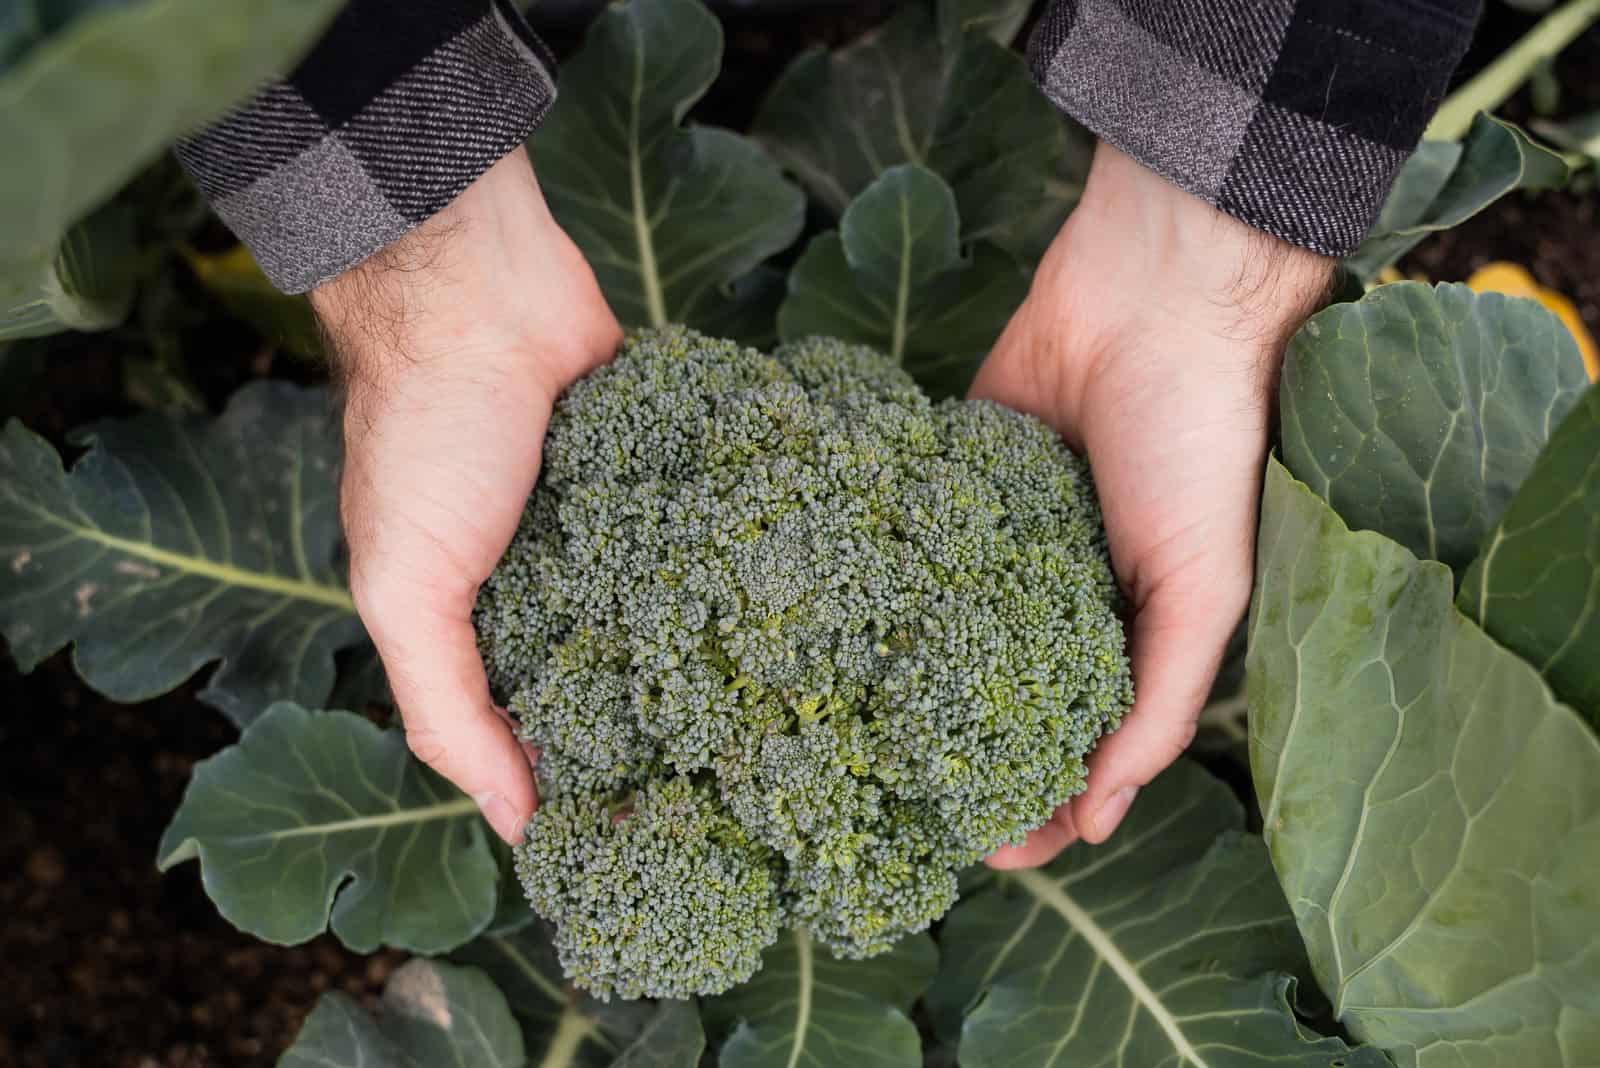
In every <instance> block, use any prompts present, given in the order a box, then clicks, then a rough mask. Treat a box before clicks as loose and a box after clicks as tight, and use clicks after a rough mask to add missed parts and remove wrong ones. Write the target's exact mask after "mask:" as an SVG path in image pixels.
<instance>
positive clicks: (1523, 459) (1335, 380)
mask: <svg viewBox="0 0 1600 1068" xmlns="http://www.w3.org/2000/svg"><path fill="white" fill-rule="evenodd" d="M1587 384H1588V375H1587V373H1586V372H1585V371H1584V368H1583V359H1582V357H1580V356H1579V354H1578V347H1577V345H1576V343H1574V342H1573V340H1572V335H1571V334H1570V333H1568V331H1567V329H1566V328H1565V327H1564V326H1562V325H1561V322H1560V320H1558V319H1557V318H1556V317H1555V316H1554V315H1551V314H1550V313H1549V312H1548V311H1546V310H1545V309H1544V308H1542V307H1540V306H1539V305H1538V304H1536V303H1535V302H1533V301H1530V300H1516V299H1512V298H1509V297H1505V296H1502V295H1501V294H1498V293H1485V294H1476V293H1473V292H1472V291H1471V290H1469V289H1467V288H1466V287H1465V286H1460V285H1445V286H1439V287H1437V288H1430V287H1428V286H1424V285H1419V284H1417V283H1414V282H1401V283H1397V284H1395V285H1389V286H1380V287H1379V288H1377V289H1375V290H1373V291H1372V292H1371V293H1369V294H1367V296H1366V297H1364V298H1363V299H1362V300H1361V301H1359V302H1357V303H1355V304H1336V305H1334V306H1333V307H1331V308H1328V309H1326V310H1324V311H1322V312H1319V313H1318V314H1317V315H1315V316H1313V317H1312V318H1311V320H1310V321H1309V322H1308V323H1307V324H1306V325H1305V327H1304V328H1302V329H1301V331H1300V332H1299V333H1298V334H1296V335H1295V337H1294V339H1293V341H1291V342H1290V344H1289V353H1288V357H1287V359H1286V360H1285V365H1284V376H1283V387H1282V413H1283V448H1284V459H1285V462H1286V463H1287V464H1288V466H1289V470H1291V471H1293V472H1294V474H1295V476H1296V477H1298V478H1300V479H1303V480H1304V481H1305V482H1306V483H1307V484H1308V485H1310V486H1311V487H1312V488H1313V489H1315V490H1316V491H1317V492H1318V493H1320V494H1321V495H1322V496H1323V497H1325V498H1326V499H1327V500H1328V501H1329V503H1331V504H1332V505H1333V507H1334V508H1335V509H1336V510H1337V511H1338V513H1339V514H1340V515H1341V516H1343V517H1344V519H1345V521H1346V522H1347V523H1349V524H1350V525H1351V526H1352V527H1354V528H1356V529H1359V530H1375V531H1378V532H1379V533H1382V534H1384V535H1386V536H1388V537H1391V538H1393V539H1395V540H1396V541H1398V542H1400V543H1401V544H1403V545H1405V546H1406V547H1407V548H1408V549H1410V550H1411V551H1412V552H1414V553H1416V554H1417V555H1418V556H1422V557H1425V558H1427V559H1430V560H1438V561H1441V562H1443V563H1445V564H1448V565H1450V567H1452V568H1454V569H1456V570H1457V571H1458V572H1459V571H1460V570H1462V569H1464V568H1465V567H1466V566H1467V564H1469V563H1471V561H1472V558H1473V557H1474V556H1476V555H1477V552H1478V547H1479V546H1480V545H1481V544H1482V543H1483V540H1484V538H1485V537H1486V536H1487V535H1488V533H1489V531H1490V530H1491V529H1492V528H1493V527H1494V524H1495V523H1496V522H1497V521H1498V520H1499V518H1500V513H1501V512H1502V511H1503V510H1504V509H1505V506H1506V504H1507V503H1508V502H1509V501H1510V500H1511V495H1512V494H1513V493H1515V492H1516V489H1517V487H1518V486H1520V485H1521V484H1522V480H1523V479H1524V478H1525V477H1526V476H1527V473H1528V471H1529V470H1530V469H1531V468H1532V467H1533V462H1534V459H1535V458H1536V457H1537V456H1538V455H1539V450H1540V449H1541V448H1543V447H1544V443H1545V441H1546V439H1548V438H1549V436H1550V432H1551V431H1552V430H1553V429H1555V426H1556V424H1557V423H1558V422H1560V420H1561V417H1562V416H1563V415H1564V414H1566V412H1567V410H1568V409H1570V408H1571V407H1572V405H1573V404H1574V403H1576V402H1577V399H1578V397H1579V396H1580V395H1581V394H1582V391H1583V389H1584V387H1585V386H1586V385H1587Z"/></svg>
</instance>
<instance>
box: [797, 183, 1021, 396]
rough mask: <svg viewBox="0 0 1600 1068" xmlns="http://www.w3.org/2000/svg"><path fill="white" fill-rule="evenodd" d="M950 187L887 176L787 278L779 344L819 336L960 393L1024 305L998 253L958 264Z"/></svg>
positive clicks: (978, 252) (986, 250) (942, 390)
mask: <svg viewBox="0 0 1600 1068" xmlns="http://www.w3.org/2000/svg"><path fill="white" fill-rule="evenodd" d="M959 229H960V226H959V222H958V220H957V217H956V204H955V198H954V197H953V196H952V195H951V193H950V187H949V186H947V185H945V183H944V182H943V181H942V180H941V179H940V178H939V176H938V175H936V174H934V173H933V172H932V171H930V170H928V169H927V168H925V167H918V166H915V165H910V164H908V165H906V166H902V167H894V168H891V169H890V170H889V171H887V172H885V174H884V176H883V177H882V178H879V179H878V180H877V181H876V182H873V183H872V185H871V186H870V187H869V188H868V189H867V191H866V192H865V193H862V194H861V196H859V197H857V198H856V200H855V201H854V202H853V203H852V204H851V205H850V207H849V208H848V209H847V210H846V211H845V213H844V219H843V220H842V221H841V224H840V228H839V231H838V232H837V233H833V232H829V233H826V234H822V235H821V236H819V237H817V238H815V239H814V240H813V241H812V242H811V244H810V245H809V246H808V247H807V248H806V251H805V254H804V255H803V256H801V257H800V262H799V263H797V264H795V268H794V271H793V272H792V273H791V274H790V275H789V296H788V297H787V298H786V299H785V300H784V302H783V307H782V309H780V311H779V313H778V334H779V336H780V337H782V338H783V340H785V341H795V340H798V339H800V338H802V337H806V336H808V335H811V334H826V335H831V336H833V337H839V338H844V339H846V340H849V341H859V342H862V343H864V344H868V345H872V346H874V347H875V348H879V349H882V350H883V351H884V352H887V353H888V354H889V355H890V356H891V357H893V358H894V359H895V360H897V361H899V362H900V363H901V364H902V365H904V366H905V368H906V369H907V370H908V371H910V372H911V373H912V374H913V375H915V376H916V379H917V381H918V382H920V383H921V384H922V386H923V388H924V389H926V390H928V391H929V392H930V393H932V394H934V395H935V396H955V395H959V394H961V393H964V392H965V391H966V388H967V386H968V385H970V384H971V382H972V376H973V375H974V374H976V373H977V369H978V365H979V363H981V362H982V360H983V357H984V356H985V355H987V354H988V352H989V348H990V346H991V345H993V344H994V341H995V338H997V337H999V335H1000V331H1001V330H1003V329H1005V325H1006V321H1007V320H1008V319H1010V317H1011V314H1012V313H1013V312H1015V311H1016V309H1017V306H1018V305H1019V304H1020V303H1021V302H1022V298H1023V297H1024V296H1026V295H1027V291H1028V283H1027V279H1026V278H1025V277H1024V276H1023V273H1022V270H1021V268H1020V267H1019V266H1018V265H1017V263H1016V261H1015V260H1013V259H1012V258H1011V257H1010V256H1009V255H1008V254H1007V253H1005V252H1002V251H1001V250H1000V249H997V248H994V247H993V246H990V245H982V244H980V245H978V246H977V247H976V248H974V249H972V250H971V251H970V252H969V253H968V254H966V255H963V254H962V251H961V246H960V242H959V239H958V236H957V234H958V231H959Z"/></svg>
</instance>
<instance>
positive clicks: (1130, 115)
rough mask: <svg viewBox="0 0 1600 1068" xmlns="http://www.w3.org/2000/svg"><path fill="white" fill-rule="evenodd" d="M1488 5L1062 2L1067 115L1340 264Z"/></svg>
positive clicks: (1057, 74)
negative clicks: (1481, 6)
mask: <svg viewBox="0 0 1600 1068" xmlns="http://www.w3.org/2000/svg"><path fill="white" fill-rule="evenodd" d="M1479 5H1480V0H1054V2H1053V3H1052V4H1051V7H1050V10H1049V12H1048V14H1047V15H1046V16H1045V18H1044V19H1043V20H1042V21H1041V23H1040V25H1039V28H1038V30H1037V31H1036V32H1035V35H1034V38H1033V42H1032V46H1031V49H1030V59H1031V61H1032V64H1033V69H1034V75H1035V77H1036V78H1037V79H1038V81H1039V84H1040V85H1041V86H1042V87H1043V89H1044V91H1045V93H1046V94H1047V95H1048V96H1049V97H1050V98H1051V99H1052V100H1054V101H1055V103H1056V104H1057V106H1059V107H1060V108H1062V109H1063V110H1065V111H1067V112H1068V113H1070V114H1071V115H1072V116H1073V117H1075V118H1076V119H1078V120H1079V121H1080V122H1082V123H1083V124H1084V125H1085V126H1087V127H1088V128H1089V129H1091V130H1093V131H1094V132H1095V133H1096V134H1098V135H1099V136H1100V137H1101V138H1102V139H1104V140H1105V141H1107V142H1109V143H1111V144H1113V145H1115V146H1116V147H1117V148H1119V149H1121V150H1122V151H1123V152H1125V153H1127V154H1128V155H1129V156H1132V157H1133V158H1134V159H1136V160H1138V161H1139V162H1140V163H1142V164H1144V165H1145V166H1146V167H1149V168H1150V169H1151V170H1153V171H1155V172H1156V173H1157V174H1160V175H1162V176H1163V177H1165V178H1167V179H1168V180H1170V181H1172V182H1173V183H1174V184H1176V185H1178V186H1180V187H1181V188H1183V189H1185V190H1187V191H1189V192H1190V193H1193V194H1194V195H1195V196H1198V197H1200V198H1201V199H1203V200H1205V201H1207V202H1208V203H1210V204H1213V205H1215V206H1216V207H1217V208H1219V209H1221V210H1222V211H1225V212H1227V213H1228V214H1230V215H1232V216H1234V217H1236V218H1238V219H1241V220H1242V221H1244V222H1246V223H1249V224H1250V225H1251V226H1254V227H1256V228H1257V229H1259V230H1264V231H1266V232H1267V233H1269V234H1272V235H1273V236H1275V237H1279V238H1282V239H1283V240H1285V241H1288V242H1290V243H1291V244H1295V245H1300V246H1302V247H1304V248H1308V249H1311V250H1313V251H1315V252H1319V253H1322V254H1324V255H1330V256H1343V255H1346V254H1348V253H1349V252H1351V251H1352V250H1354V249H1355V247H1356V246H1357V245H1358V244H1360V243H1361V241H1362V239H1363V238H1364V237H1365V236H1366V234H1367V231H1368V230H1369V229H1370V227H1371V225H1372V222H1373V220H1374V219H1375V218H1376V217H1377V213H1378V209H1379V208H1380V207H1381V206H1382V204H1383V201H1384V198H1385V197H1386V196H1387V194H1388V192H1389V188H1390V186H1391V185H1393V183H1394V179H1395V176H1396V174H1397V173H1398V172H1399V169H1400V165H1401V164H1402V163H1404V162H1405V159H1406V157H1407V156H1408V155H1410V153H1411V150H1412V149H1413V148H1414V147H1415V146H1416V143H1417V141H1418V139H1419V138H1420V136H1421V134H1422V130H1423V127H1424V126H1425V125H1426V123H1427V121H1428V119H1429V117H1430V116H1432V114H1433V112H1434V111H1435V109H1436V108H1437V107H1438V104H1439V101H1440V99H1441V98H1442V97H1443V95H1444V92H1445V89H1446V87H1447V85H1448V82H1449V79H1450V75H1451V73H1452V72H1453V71H1454V69H1455V66H1456V64H1457V63H1458V62H1459V61H1460V58H1461V56H1462V54H1463V53H1464V52H1465V51H1466V47H1467V45H1468V43H1469V42H1470V40H1471V36H1472V29H1473V25H1474V24H1475V22H1476V20H1477V17H1478V12H1479Z"/></svg>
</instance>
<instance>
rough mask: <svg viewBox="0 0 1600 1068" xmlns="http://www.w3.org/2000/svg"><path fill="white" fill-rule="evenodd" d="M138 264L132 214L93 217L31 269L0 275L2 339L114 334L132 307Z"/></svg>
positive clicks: (122, 210) (110, 211)
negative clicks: (111, 331) (72, 332)
mask: <svg viewBox="0 0 1600 1068" xmlns="http://www.w3.org/2000/svg"><path fill="white" fill-rule="evenodd" d="M137 259H138V256H137V250H136V248H135V246H134V226H133V213H132V212H131V211H129V210H128V209H127V207H125V206H124V205H120V204H111V205H108V206H106V207H105V208H102V209H101V210H100V211H97V212H95V213H94V214H93V215H91V216H89V217H88V218H87V219H85V220H84V221H83V222H81V223H79V224H78V225H76V226H74V227H73V228H72V229H70V230H68V231H67V232H66V234H65V235H64V236H63V237H62V238H61V243H60V245H59V246H58V247H55V248H51V249H48V250H45V251H43V252H42V253H41V254H40V255H39V256H38V257H37V258H36V259H35V260H34V261H33V262H32V263H31V264H28V263H23V262H18V263H16V264H15V265H14V268H13V269H11V270H6V271H0V340H6V339H9V338H22V337H44V336H47V335H49V334H59V333H61V332H62V331H63V330H84V331H91V330H109V329H111V328H112V327H113V326H116V325H117V324H118V323H120V322H122V320H123V319H125V318H127V316H128V309H129V308H130V307H131V306H132V305H133V290H134V283H135V281H136V277H137Z"/></svg>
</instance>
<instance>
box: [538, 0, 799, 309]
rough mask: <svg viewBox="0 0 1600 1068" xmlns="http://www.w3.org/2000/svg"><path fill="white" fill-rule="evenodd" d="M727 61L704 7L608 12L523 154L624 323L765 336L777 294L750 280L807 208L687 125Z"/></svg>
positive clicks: (663, 2) (772, 177) (692, 2)
mask: <svg viewBox="0 0 1600 1068" xmlns="http://www.w3.org/2000/svg"><path fill="white" fill-rule="evenodd" d="M721 60H722V28H721V26H720V25H719V24H718V22H717V20H716V18H715V17H713V16H712V15H711V13H710V12H708V11H707V10H706V9H705V7H704V6H703V5H702V4H701V3H700V2H699V0H629V2H628V3H626V4H622V5H619V6H615V7H612V8H609V9H607V10H606V11H605V12H604V13H602V14H601V15H600V17H599V18H598V19H597V20H596V21H595V23H594V25H593V26H591V27H590V29H589V35H588V37H587V38H586V39H585V40H584V45H583V48H581V49H580V50H579V51H578V53H577V54H576V55H574V56H573V57H572V58H571V59H569V60H568V61H567V62H566V63H565V64H563V66H562V69H561V99H560V101H559V102H558V103H557V104H556V106H555V108H554V109H553V110H552V111H551V113H550V117H549V119H548V120H546V122H545V124H544V125H543V126H542V127H541V128H540V129H539V131H538V132H537V133H535V134H534V137H533V140H532V142H531V148H532V152H533V159H534V166H535V168H536V169H537V170H538V172H539V183H540V185H541V186H542V187H543V189H544V192H545V196H546V198H547V199H548V200H549V201H550V207H551V210H552V211H553V212H554V213H555V216H556V218H557V219H558V220H559V221H560V222H561V225H562V226H563V227H564V228H565V229H566V231H567V233H569V234H571V235H572V238H573V240H574V241H576V242H577V243H578V246H579V247H580V248H582V249H583V252H584V255H585V256H586V257H587V258H588V260H589V263H590V265H591V266H592V267H593V268H594V271H595V276H596V277H597V278H598V279H599V282H600V288H601V289H602V290H603V291H604V292H605V295H606V299H607V300H608V301H610V303H611V307H612V310H613V311H615V312H616V313H617V317H618V318H619V319H621V320H622V321H623V322H624V323H625V324H628V325H632V326H663V325H665V324H667V323H675V322H677V323H688V324H689V325H691V326H695V327H699V328H701V329H703V330H707V331H711V332H722V333H724V334H732V335H738V336H750V335H752V334H758V333H761V332H762V331H763V329H764V330H765V332H766V333H769V334H770V332H771V315H772V312H773V310H774V309H775V307H776V302H777V297H778V294H779V292H780V290H779V289H778V287H777V286H775V285H774V284H773V278H772V276H771V275H769V274H768V273H766V272H758V271H755V268H757V265H759V264H760V263H761V261H762V260H764V259H766V258H767V257H768V256H771V255H772V254H773V253H775V252H779V251H781V250H782V249H785V248H787V247H788V246H789V245H790V244H792V243H793V242H794V240H795V238H796V237H798V236H799V234H800V228H801V226H802V224H803V222H804V214H805V197H804V195H803V194H802V193H801V191H800V189H799V188H798V187H797V186H795V185H793V184H792V183H790V182H789V181H787V180H786V179H785V178H784V177H783V175H782V174H780V173H779V171H778V168H777V166H776V164H774V163H773V162H772V161H771V160H770V159H768V158H767V156H766V154H765V153H764V152H763V151H762V150H761V147H760V146H759V145H757V144H756V143H755V142H753V141H750V140H747V139H746V138H743V137H740V136H738V135H737V134H734V133H731V132H729V131H727V130H718V129H712V128H709V127H695V128H692V129H684V128H683V127H682V126H681V123H682V120H683V116H684V113H685V112H686V111H688V109H689V107H690V105H692V104H693V103H694V102H695V101H696V100H698V99H700V97H701V95H702V94H704V92H705V91H706V87H707V86H709V85H710V84H711V82H712V79H714V78H715V77H716V75H717V69H718V67H719V66H720V65H721ZM763 320H764V324H765V325H764V327H763V326H762V323H763Z"/></svg>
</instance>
